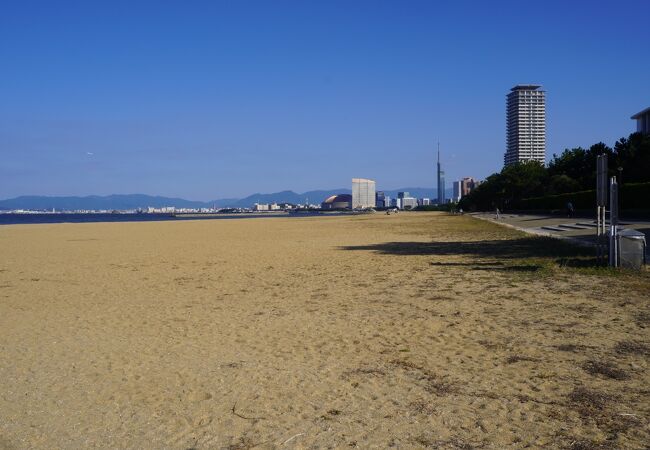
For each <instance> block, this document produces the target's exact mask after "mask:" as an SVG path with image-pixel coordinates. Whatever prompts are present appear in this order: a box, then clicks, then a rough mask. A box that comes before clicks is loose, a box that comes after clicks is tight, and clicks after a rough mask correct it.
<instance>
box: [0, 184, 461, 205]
mask: <svg viewBox="0 0 650 450" xmlns="http://www.w3.org/2000/svg"><path fill="white" fill-rule="evenodd" d="M402 191H407V192H409V193H410V194H411V196H413V197H418V198H421V197H426V198H431V199H435V198H437V194H436V190H435V189H429V188H403V189H394V190H390V191H384V192H385V194H386V195H388V196H390V197H391V198H395V197H397V193H398V192H402ZM351 192H352V191H350V189H331V190H319V191H309V192H303V193H302V194H298V193H296V192H293V191H282V192H275V193H272V194H259V193H258V194H253V195H249V196H248V197H246V198H241V199H237V198H224V199H219V200H213V201H210V202H201V201H194V200H185V199H182V198H173V197H160V196H152V195H145V194H128V195H107V196H98V195H89V196H87V197H47V196H41V195H29V196H21V197H16V198H10V199H7V200H0V209H5V210H6V209H32V210H37V209H48V210H49V209H52V208H54V209H57V210H79V209H106V210H113V209H117V210H122V209H136V208H146V207H148V206H151V207H154V208H161V207H164V206H174V207H176V208H212V207H213V206H216V207H218V208H248V207H251V206H253V204H254V203H274V202H275V203H294V204H296V203H305V202H306V201H309V202H310V203H316V204H318V203H320V202H322V201H323V200H325V199H326V198H327V197H329V196H330V195H335V194H350V193H351ZM450 194H451V190H449V189H448V190H447V197H449V196H450Z"/></svg>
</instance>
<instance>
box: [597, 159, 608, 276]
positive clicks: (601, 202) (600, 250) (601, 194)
mask: <svg viewBox="0 0 650 450" xmlns="http://www.w3.org/2000/svg"><path fill="white" fill-rule="evenodd" d="M606 215H607V155H606V154H605V155H598V157H597V159H596V257H597V259H598V261H599V262H600V263H601V264H604V263H605V259H606V256H605V255H606V254H607V252H606V251H605V248H606V246H607V241H606V239H605V233H606V231H605V227H606V225H605V219H606Z"/></svg>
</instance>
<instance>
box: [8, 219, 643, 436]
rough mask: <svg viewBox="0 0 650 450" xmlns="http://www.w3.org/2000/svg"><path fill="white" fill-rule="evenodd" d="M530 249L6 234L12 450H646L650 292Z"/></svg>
mask: <svg viewBox="0 0 650 450" xmlns="http://www.w3.org/2000/svg"><path fill="white" fill-rule="evenodd" d="M522 236H523V235H522V234H520V233H518V232H516V231H513V230H508V229H504V228H500V227H498V226H497V225H493V224H487V223H484V222H481V221H478V220H475V219H471V218H468V217H455V216H447V215H443V214H438V213H421V214H418V213H411V214H399V215H391V216H386V215H383V214H377V215H368V216H356V217H329V218H300V219H297V218H292V219H250V220H213V221H184V222H149V223H104V224H97V223H93V224H56V225H19V226H13V225H12V226H3V227H0V249H1V252H2V253H1V256H0V383H1V384H0V448H10V449H11V448H19V449H21V448H47V449H53V448H93V447H102V448H178V449H188V448H228V449H245V448H262V449H263V448H341V447H359V448H387V447H397V448H423V447H433V448H475V447H479V448H504V447H513V448H523V447H533V448H542V447H544V448H574V449H578V448H646V447H647V446H648V444H649V443H650V430H649V427H648V421H649V419H650V376H649V375H648V361H649V357H650V353H649V352H650V350H649V349H650V336H649V332H648V331H649V327H650V304H649V302H648V298H649V297H650V278H649V277H648V273H647V272H646V273H644V274H641V275H623V276H611V275H607V274H602V273H598V271H593V270H582V269H573V268H558V266H557V263H556V262H555V261H556V259H557V258H556V257H555V256H556V255H555V253H554V252H555V250H554V249H553V245H549V244H548V243H547V242H546V241H545V240H541V241H540V240H531V239H530V238H523V237H522ZM540 242H541V243H542V246H541V247H540ZM531 249H533V250H535V251H540V255H541V254H542V253H543V254H544V256H543V257H541V256H540V258H538V259H534V260H530V259H527V260H522V259H520V257H521V256H522V255H525V254H527V252H529V251H533V250H531ZM540 249H541V250H540ZM568 263H569V265H576V264H579V261H569V262H568ZM610 284H612V285H614V287H613V288H609V287H608V285H610ZM599 446H603V447H599Z"/></svg>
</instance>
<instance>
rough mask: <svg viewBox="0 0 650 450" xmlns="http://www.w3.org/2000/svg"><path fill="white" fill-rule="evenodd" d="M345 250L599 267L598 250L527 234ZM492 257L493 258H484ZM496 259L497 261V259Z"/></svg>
mask: <svg viewBox="0 0 650 450" xmlns="http://www.w3.org/2000/svg"><path fill="white" fill-rule="evenodd" d="M342 249H343V250H366V251H375V252H378V253H381V254H384V255H406V256H408V255H438V256H445V255H448V256H460V255H464V256H473V257H475V258H477V259H479V260H478V261H472V262H467V263H465V262H456V261H453V262H452V261H449V262H444V261H443V262H432V263H431V264H432V265H435V266H467V267H470V268H472V269H473V270H501V271H516V272H534V271H536V270H539V269H540V268H541V267H542V266H541V265H539V264H530V263H529V261H526V264H523V265H516V266H513V265H508V266H506V265H504V263H503V262H501V261H503V260H517V259H524V260H525V259H531V258H532V259H546V260H551V261H555V262H556V263H558V264H559V265H561V266H568V267H595V266H596V258H595V257H594V250H593V249H590V248H584V247H579V246H576V245H572V244H570V243H567V242H563V241H560V240H557V239H553V238H545V237H525V238H520V239H504V240H484V241H454V242H438V241H434V242H385V243H382V244H373V245H355V246H347V247H342ZM480 259H491V260H492V261H480ZM495 260H496V261H495ZM522 262H523V261H522Z"/></svg>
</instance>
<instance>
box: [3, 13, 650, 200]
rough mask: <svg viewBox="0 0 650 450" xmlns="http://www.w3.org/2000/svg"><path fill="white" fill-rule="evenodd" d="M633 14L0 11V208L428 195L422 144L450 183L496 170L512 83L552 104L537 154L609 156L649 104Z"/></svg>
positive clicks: (642, 46)
mask: <svg viewBox="0 0 650 450" xmlns="http://www.w3.org/2000/svg"><path fill="white" fill-rule="evenodd" d="M126 5H128V8H127V7H126ZM648 16H650V2H647V1H645V0H644V1H630V2H626V3H623V4H615V3H610V2H603V3H594V2H588V1H575V2H560V1H551V2H544V4H543V7H540V5H537V4H521V3H520V2H514V1H502V2H482V1H475V2H470V1H467V2H461V3H454V4H442V5H440V4H434V3H431V2H424V1H413V2H408V3H406V4H405V3H403V2H396V1H390V2H389V1H378V2H363V1H362V2H354V3H349V2H337V1H334V2H323V3H309V4H307V3H303V2H289V3H284V4H275V3H274V4H271V3H268V2H250V3H246V4H241V3H237V2H233V3H224V2H207V1H206V2H202V1H198V2H195V3H192V4H191V5H187V4H181V3H176V4H174V3H167V4H165V3H158V2H156V3H149V2H146V1H145V2H137V3H128V4H127V3H121V2H119V1H116V2H111V3H96V2H86V3H78V2H66V1H61V2H56V3H52V2H38V1H37V2H30V3H29V4H26V3H21V2H13V3H8V4H6V5H3V14H2V15H0V58H1V60H2V61H3V70H2V71H0V98H2V101H1V102H0V180H1V181H0V198H2V199H6V198H12V197H16V196H20V195H51V196H64V195H72V196H74V195H79V196H84V195H110V194H131V193H145V194H151V195H162V196H169V197H183V198H191V199H196V200H203V201H207V200H210V199H214V198H241V197H244V196H247V195H250V194H251V193H254V192H277V191H281V190H286V189H291V190H295V191H298V192H301V191H303V192H304V191H309V190H318V189H330V188H332V187H336V186H349V182H350V181H349V180H350V179H351V178H352V177H354V176H356V175H357V174H365V176H368V177H370V178H372V179H374V180H377V183H378V188H380V189H382V190H389V189H390V188H397V187H400V186H422V187H431V188H435V187H436V183H437V180H436V176H435V171H436V169H435V168H436V165H435V164H436V161H435V154H436V147H437V142H438V141H440V144H441V149H442V150H443V155H444V158H443V160H444V171H445V173H446V178H447V180H450V181H451V180H460V179H462V178H463V177H466V176H472V177H474V178H477V179H483V178H485V177H486V176H488V175H490V174H491V173H494V172H498V171H499V170H500V169H501V167H502V165H503V154H504V150H505V148H506V139H505V132H504V121H503V117H504V114H503V112H504V97H503V96H504V92H507V90H508V89H510V88H511V87H512V86H514V85H516V84H521V83H528V82H539V83H540V84H542V85H543V86H544V89H545V90H546V91H547V92H549V93H552V95H551V96H550V97H549V99H548V102H547V116H548V119H547V126H548V132H547V140H546V144H547V145H546V156H547V159H548V158H550V157H551V156H552V155H553V154H554V153H560V152H562V151H563V150H564V149H565V148H571V147H577V146H583V147H585V146H589V145H591V144H594V143H596V142H599V141H603V142H605V143H606V144H607V145H610V146H611V145H613V144H614V142H615V141H616V140H617V139H619V138H621V137H626V136H628V135H629V134H630V133H631V132H633V131H635V129H636V124H635V122H634V121H633V120H631V119H630V116H631V115H632V114H635V113H637V112H638V111H641V110H643V109H644V108H647V107H648V99H650V83H648V82H647V74H648V73H650V59H648V58H643V57H642V56H643V55H645V54H646V53H647V48H646V47H647V42H648V40H649V39H650V31H648V27H647V24H646V23H645V22H646V20H647V17H648ZM531 28H534V29H535V30H537V31H536V32H535V33H531V32H530V29H531ZM603 30H606V32H603ZM632 62H633V69H631V70H623V68H625V67H629V65H630V64H631V63H632ZM594 93H597V94H598V95H594Z"/></svg>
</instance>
